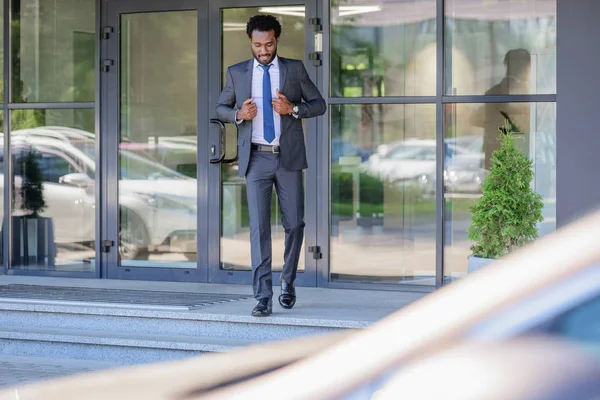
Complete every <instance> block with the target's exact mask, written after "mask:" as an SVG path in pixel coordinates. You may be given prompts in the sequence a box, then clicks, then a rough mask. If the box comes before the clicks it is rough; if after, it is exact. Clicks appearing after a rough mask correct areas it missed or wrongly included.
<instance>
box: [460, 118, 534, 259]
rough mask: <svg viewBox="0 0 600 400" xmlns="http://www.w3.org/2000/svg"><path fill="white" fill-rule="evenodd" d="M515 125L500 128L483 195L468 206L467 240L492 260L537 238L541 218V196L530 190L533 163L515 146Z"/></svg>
mask: <svg viewBox="0 0 600 400" xmlns="http://www.w3.org/2000/svg"><path fill="white" fill-rule="evenodd" d="M515 128H516V127H515V126H514V124H512V123H510V121H509V120H507V121H506V124H505V126H504V127H503V128H500V138H499V140H500V141H501V142H502V144H501V146H500V149H498V150H497V151H495V152H494V154H493V155H492V160H491V168H490V174H489V176H488V177H487V179H486V181H485V183H484V185H483V195H482V196H481V198H479V200H478V201H477V203H475V204H474V205H473V206H472V207H471V217H472V224H471V226H470V227H469V234H468V238H469V240H472V241H474V242H475V244H474V245H473V246H471V251H472V252H473V255H474V256H476V257H482V258H491V259H496V258H500V257H502V256H505V255H507V254H509V253H510V252H511V251H513V250H515V249H517V248H519V247H521V246H524V245H525V244H527V243H529V242H531V241H533V240H535V239H537V237H538V231H537V223H538V222H542V221H543V217H542V208H543V206H544V203H543V201H542V196H540V195H539V194H538V193H535V192H534V191H533V190H532V189H531V181H532V179H533V169H532V167H533V162H532V161H531V160H529V159H528V158H527V157H526V156H525V155H524V154H523V153H522V152H521V151H520V150H519V149H518V148H517V147H516V146H515V137H514V133H515V131H516V130H515Z"/></svg>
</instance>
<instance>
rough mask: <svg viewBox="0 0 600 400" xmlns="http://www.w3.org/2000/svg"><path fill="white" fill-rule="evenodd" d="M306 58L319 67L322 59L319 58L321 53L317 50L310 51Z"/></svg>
mask: <svg viewBox="0 0 600 400" xmlns="http://www.w3.org/2000/svg"><path fill="white" fill-rule="evenodd" d="M308 59H309V60H311V61H312V62H313V65H314V66H315V67H320V66H321V65H323V61H322V60H321V53H319V52H314V53H310V54H309V55H308Z"/></svg>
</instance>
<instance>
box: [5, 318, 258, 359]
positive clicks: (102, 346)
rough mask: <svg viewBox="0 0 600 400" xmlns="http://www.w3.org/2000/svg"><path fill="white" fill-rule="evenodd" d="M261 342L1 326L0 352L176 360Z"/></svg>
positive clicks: (77, 357) (22, 354)
mask: <svg viewBox="0 0 600 400" xmlns="http://www.w3.org/2000/svg"><path fill="white" fill-rule="evenodd" d="M255 343H258V342H257V341H253V340H242V339H229V338H212V337H200V336H172V335H158V334H140V333H124V332H108V331H97V330H83V329H64V328H49V327H41V328H40V327H14V326H4V325H0V354H2V355H4V356H29V357H39V356H42V355H45V356H48V355H52V357H53V358H59V359H73V360H88V361H103V362H111V363H115V364H122V365H127V364H140V363H146V362H156V361H167V360H177V359H183V358H186V357H191V356H196V355H199V354H202V353H208V352H222V351H228V350H232V349H235V348H238V347H241V346H247V345H251V344H255Z"/></svg>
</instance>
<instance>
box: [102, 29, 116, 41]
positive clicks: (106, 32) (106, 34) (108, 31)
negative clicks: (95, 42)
mask: <svg viewBox="0 0 600 400" xmlns="http://www.w3.org/2000/svg"><path fill="white" fill-rule="evenodd" d="M114 31H115V28H113V27H112V26H105V27H104V29H102V39H103V40H107V39H110V35H111V33H113V32H114Z"/></svg>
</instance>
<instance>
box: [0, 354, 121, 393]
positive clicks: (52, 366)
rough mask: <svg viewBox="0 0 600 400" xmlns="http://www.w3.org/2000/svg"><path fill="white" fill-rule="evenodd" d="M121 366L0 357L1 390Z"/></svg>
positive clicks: (37, 358)
mask: <svg viewBox="0 0 600 400" xmlns="http://www.w3.org/2000/svg"><path fill="white" fill-rule="evenodd" d="M117 366H119V365H117V364H113V363H108V362H101V361H82V360H65V359H63V360H61V359H51V358H42V357H22V356H4V355H2V356H0V388H6V387H9V386H15V385H23V384H27V383H33V382H36V381H41V380H46V379H52V378H57V377H62V376H68V375H74V374H77V373H82V372H91V371H98V370H101V369H108V368H112V367H117Z"/></svg>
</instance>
